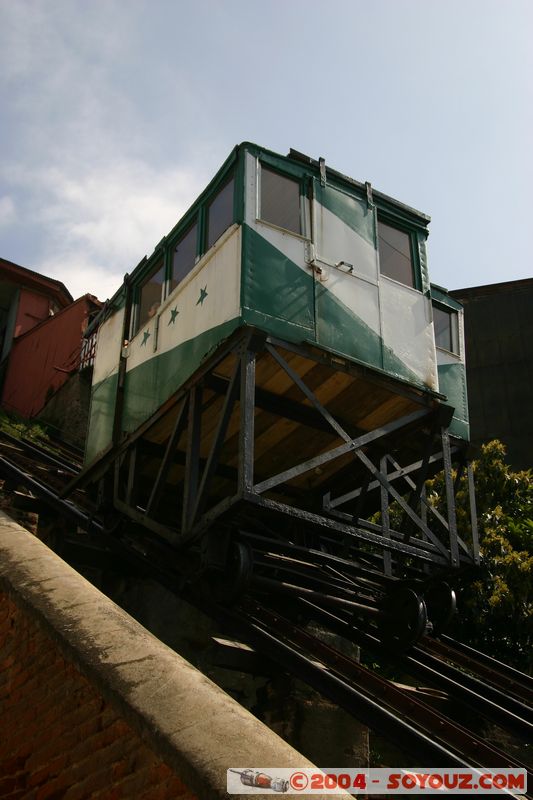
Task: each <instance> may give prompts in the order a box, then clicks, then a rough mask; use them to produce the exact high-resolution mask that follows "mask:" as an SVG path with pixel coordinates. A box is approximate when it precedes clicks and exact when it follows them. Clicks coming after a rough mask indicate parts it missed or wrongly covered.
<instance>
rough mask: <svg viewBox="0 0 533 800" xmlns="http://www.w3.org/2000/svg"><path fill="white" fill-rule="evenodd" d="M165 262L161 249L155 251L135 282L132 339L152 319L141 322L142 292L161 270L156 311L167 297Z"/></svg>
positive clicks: (164, 255) (148, 318)
mask: <svg viewBox="0 0 533 800" xmlns="http://www.w3.org/2000/svg"><path fill="white" fill-rule="evenodd" d="M166 262H167V256H166V253H165V252H164V251H162V250H161V249H159V250H157V251H156V253H154V256H153V257H152V258H151V259H150V261H149V263H148V264H147V265H146V269H145V270H143V272H142V276H140V277H139V281H138V283H137V282H136V285H135V288H134V309H135V311H134V314H133V315H132V317H133V326H132V338H133V337H134V336H136V335H137V333H138V332H139V331H140V329H141V328H143V327H144V326H145V325H146V324H147V322H148V321H149V320H150V319H152V317H147V319H145V320H141V296H142V290H143V288H144V287H145V286H146V285H147V283H148V282H149V281H150V279H151V278H153V276H154V275H156V274H157V273H158V272H160V271H161V270H163V280H162V281H161V295H160V301H159V305H158V309H159V308H160V307H161V305H162V304H163V303H164V301H165V298H166V296H167V274H168V268H167V263H166ZM157 313H158V312H157V311H156V312H155V314H154V315H153V316H154V317H155V316H157Z"/></svg>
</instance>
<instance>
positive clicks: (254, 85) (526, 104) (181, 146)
mask: <svg viewBox="0 0 533 800" xmlns="http://www.w3.org/2000/svg"><path fill="white" fill-rule="evenodd" d="M532 38H533V0H460V1H459V0H365V2H363V0H327V1H326V0H284V1H283V0H261V1H260V0H173V1H171V0H0V256H2V257H4V258H7V259H9V260H11V261H14V262H15V263H17V264H20V265H22V266H25V267H28V268H30V269H34V270H37V271H39V272H42V273H44V274H46V275H49V276H50V277H54V278H57V279H58V280H61V281H63V282H64V283H65V285H66V286H67V288H68V289H69V290H70V292H71V293H72V294H73V295H74V297H78V296H80V295H82V294H85V293H86V292H90V293H92V294H95V295H97V296H98V297H99V298H100V299H102V300H104V299H105V298H106V297H110V296H111V295H112V294H113V293H114V291H115V290H116V289H117V288H118V286H119V285H120V283H121V282H122V279H123V276H124V274H125V273H126V272H131V271H132V269H133V268H134V267H135V266H136V264H137V263H138V262H139V261H140V260H141V259H142V257H143V256H144V255H145V254H148V255H149V254H150V253H151V252H152V251H153V249H154V247H155V245H156V244H157V243H158V242H159V241H160V239H161V238H162V236H164V235H165V234H166V233H168V232H169V231H170V229H171V228H172V227H173V226H174V224H175V223H176V222H177V221H178V220H179V218H180V217H181V216H182V215H183V213H184V212H185V211H186V209H187V208H188V207H189V205H191V203H192V202H193V201H194V199H195V198H196V196H197V195H198V194H199V193H200V191H201V190H202V189H203V187H204V186H205V185H206V184H207V183H208V181H209V180H210V178H211V177H212V176H213V175H214V173H215V172H216V170H217V169H218V167H219V166H221V164H222V163H223V161H224V159H225V158H226V157H227V155H229V153H230V151H231V150H232V148H233V147H234V146H235V144H237V143H239V142H242V141H253V142H256V143H258V144H260V145H262V146H264V147H266V148H269V149H271V150H274V151H275V152H279V153H283V154H286V153H288V151H289V149H290V148H291V147H293V148H295V149H296V150H299V151H301V152H304V153H306V154H307V155H310V156H312V157H314V158H318V157H324V158H325V159H326V163H327V164H328V165H329V166H331V167H333V168H334V169H337V170H339V171H340V172H343V173H345V174H347V175H349V176H351V177H352V178H355V179H356V180H359V181H366V180H368V181H370V182H371V183H372V185H373V186H374V187H375V188H376V189H377V190H380V191H382V192H384V193H386V194H388V195H391V196H393V197H395V198H397V199H398V200H401V201H402V202H404V203H407V204H408V205H410V206H413V207H414V208H417V209H419V210H420V211H423V212H424V213H426V214H429V215H430V216H431V218H432V222H431V225H430V237H429V242H428V252H429V270H430V277H431V280H432V281H433V282H435V283H437V284H440V285H441V286H444V287H446V288H449V289H456V288H464V287H467V286H477V285H483V284H489V283H496V282H500V281H508V280H515V279H520V278H529V277H532V276H533V265H532V263H531V256H527V255H524V254H525V253H526V254H527V253H528V252H531V241H530V240H531V234H532V232H533V226H532V220H533V200H532V196H533V193H532V191H531V188H530V187H531V186H532V185H533V136H532V134H533V124H532V123H533V47H531V40H532Z"/></svg>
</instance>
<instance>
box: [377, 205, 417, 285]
mask: <svg viewBox="0 0 533 800" xmlns="http://www.w3.org/2000/svg"><path fill="white" fill-rule="evenodd" d="M378 239H379V268H380V272H381V274H382V275H387V277H388V278H394V280H395V281H399V282H400V283H405V285H406V286H413V287H414V285H415V282H414V270H413V258H412V254H411V239H410V236H409V234H408V233H405V231H400V230H398V228H392V227H391V226H390V225H386V224H385V223H384V222H381V221H380V220H378Z"/></svg>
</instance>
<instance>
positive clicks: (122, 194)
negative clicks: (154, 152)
mask: <svg viewBox="0 0 533 800" xmlns="http://www.w3.org/2000/svg"><path fill="white" fill-rule="evenodd" d="M11 180H12V181H14V182H16V184H17V185H18V187H23V188H25V189H26V190H28V191H30V190H31V192H32V193H33V198H32V205H33V210H32V212H31V213H32V216H33V217H34V220H35V221H36V222H38V223H39V224H40V226H41V228H42V230H44V232H45V237H44V241H43V245H42V252H41V256H40V258H38V260H37V264H36V265H35V266H36V268H37V269H38V270H40V271H42V272H43V273H45V274H47V275H49V276H50V277H55V278H57V279H59V280H61V281H63V283H65V285H66V286H67V288H68V289H69V290H70V292H71V293H72V294H73V295H75V296H79V295H81V294H85V293H86V292H90V293H91V294H95V295H97V296H98V297H100V298H101V299H105V297H107V296H110V295H111V294H113V292H114V291H115V289H117V288H118V286H119V285H120V283H121V282H122V278H123V275H124V273H125V272H131V271H132V269H133V268H134V267H135V266H136V265H137V264H138V262H139V261H140V260H141V259H142V257H143V256H144V255H145V254H147V255H150V254H151V252H152V251H153V249H154V247H155V245H156V244H157V243H158V242H159V241H160V239H161V238H162V237H163V236H164V235H165V234H167V233H168V232H169V231H170V230H171V228H173V227H174V225H175V224H176V222H177V221H178V220H179V219H180V217H181V216H182V215H183V213H184V212H185V211H186V209H187V207H188V206H189V205H190V204H191V202H192V201H193V200H194V199H195V197H196V195H197V194H198V193H199V192H200V190H201V188H202V187H203V185H204V184H205V182H206V180H205V176H204V175H202V174H200V173H198V172H195V171H194V170H192V169H184V168H177V167H174V168H172V169H169V170H164V171H159V170H157V169H154V168H151V167H150V166H148V165H147V164H145V163H143V162H142V161H136V160H134V159H126V158H124V159H122V160H121V161H118V162H117V161H115V162H113V163H111V164H109V163H108V164H105V165H100V166H99V167H97V168H91V167H82V168H79V167H78V169H74V168H72V165H70V168H68V167H67V168H64V169H63V168H60V167H53V168H46V169H42V170H37V171H33V170H32V171H29V172H26V171H23V170H20V169H19V170H12V171H11Z"/></svg>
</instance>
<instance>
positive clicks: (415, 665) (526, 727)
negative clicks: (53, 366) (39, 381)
mask: <svg viewBox="0 0 533 800" xmlns="http://www.w3.org/2000/svg"><path fill="white" fill-rule="evenodd" d="M39 450H40V448H39V447H37V446H36V445H35V444H34V443H32V444H31V445H30V446H28V445H27V443H25V442H23V441H19V440H15V442H13V441H10V440H8V439H6V438H5V437H4V436H2V435H0V453H1V455H0V473H1V474H3V475H4V477H7V478H8V479H9V480H10V481H11V482H14V483H16V482H19V483H21V484H24V485H25V486H26V487H27V488H28V489H29V490H30V491H31V492H32V494H33V495H35V496H36V497H39V498H40V499H41V500H42V501H44V502H45V503H47V504H48V505H50V506H51V507H52V508H54V509H55V510H56V511H57V512H58V513H60V514H62V515H64V516H66V517H68V518H69V519H71V520H72V521H73V522H75V523H76V524H78V525H82V526H83V527H84V528H85V529H86V530H87V531H90V532H91V533H92V534H93V535H94V536H95V537H96V538H97V540H99V542H100V546H101V547H104V548H108V549H110V550H112V551H113V552H116V553H118V554H119V555H120V557H121V558H122V559H124V560H127V561H130V562H131V563H136V564H138V565H139V564H142V567H143V570H144V571H145V572H149V573H150V574H151V575H152V576H153V577H154V578H155V579H157V580H159V581H160V582H161V583H163V584H164V585H166V586H167V587H168V588H169V589H171V591H173V592H175V593H177V587H178V585H179V582H178V581H177V580H176V572H175V570H174V569H173V568H172V567H171V566H169V565H171V564H172V563H173V561H176V555H177V554H176V551H175V550H172V548H170V547H168V546H167V545H165V544H164V543H160V542H154V537H153V536H152V535H147V536H146V537H145V538H144V540H143V541H140V542H137V543H135V545H133V544H132V542H131V541H128V540H127V539H122V540H121V539H118V538H114V537H110V536H109V535H104V529H103V527H102V523H101V520H98V519H97V518H96V517H95V516H94V514H93V513H92V511H91V510H90V509H87V508H85V509H84V508H82V507H80V506H78V505H77V504H76V503H75V502H72V501H68V500H65V499H63V498H60V497H59V494H60V492H61V489H62V488H63V486H64V485H65V484H66V483H67V482H68V481H70V480H71V477H72V475H71V469H70V467H71V468H72V469H75V468H76V467H75V465H72V464H68V462H66V460H65V459H64V458H63V457H60V458H59V459H55V461H56V462H58V463H52V462H51V461H50V454H48V453H46V451H43V458H42V464H41V466H40V467H39V465H38V464H37V462H38V460H39V458H40V456H39V452H38V451H39ZM8 456H9V457H8ZM17 457H18V459H19V464H18V465H17V463H15V462H16V459H17ZM51 458H52V459H54V456H52V457H51ZM47 459H48V460H47ZM20 462H23V466H22V464H21V463H20ZM43 465H44V467H45V469H44V470H43V468H42V467H43ZM65 467H67V469H65ZM32 470H33V471H34V472H35V471H37V472H38V473H39V479H37V478H36V477H35V476H34V475H32V474H31V472H32ZM43 472H44V474H43ZM44 477H46V478H47V479H48V480H51V481H52V483H53V486H50V485H47V483H45V482H44V480H43V479H44ZM61 484H62V485H61ZM141 538H142V537H141ZM299 550H300V548H298V551H299ZM322 555H323V556H324V559H323V561H324V563H323V564H322V566H323V567H324V566H325V568H329V569H331V568H332V563H331V561H330V560H329V559H328V558H327V555H326V554H322ZM334 563H335V567H334V568H335V570H338V571H339V575H338V576H337V577H336V578H335V576H333V575H332V578H333V584H334V585H336V586H337V589H338V591H339V592H341V593H342V589H343V587H344V585H345V583H344V578H343V576H342V572H341V570H342V567H343V563H342V559H340V558H336V559H335V561H334ZM339 576H340V577H339ZM350 580H351V579H350V578H348V580H347V584H349V583H350ZM367 581H368V582H369V584H371V585H372V584H373V581H374V576H373V575H372V570H369V575H368V578H367ZM362 588H363V589H364V579H363V587H362ZM185 599H188V600H189V601H192V602H193V604H195V605H196V606H197V607H199V608H200V609H201V610H202V611H204V612H206V613H208V614H209V615H210V616H212V617H213V618H214V619H216V620H218V622H219V623H220V624H221V625H223V626H224V627H225V628H226V629H228V630H230V631H232V632H233V634H234V635H236V636H238V637H240V638H243V639H245V640H246V641H248V642H249V643H250V644H252V646H254V647H255V648H256V649H257V650H258V651H260V652H262V653H265V654H266V655H267V656H268V657H269V659H270V660H273V661H275V662H276V663H277V664H278V665H279V666H280V667H281V668H282V669H283V670H286V671H287V672H289V673H292V674H294V675H295V676H296V677H298V678H301V679H302V680H304V681H306V682H308V683H309V684H310V685H311V686H313V687H314V688H315V689H317V690H318V691H320V692H321V693H323V694H324V695H326V696H328V697H329V698H330V699H332V700H333V701H334V702H337V703H338V704H339V705H340V706H342V707H343V708H345V709H346V710H347V711H349V712H350V713H351V714H353V715H354V716H355V717H357V718H358V719H359V720H361V721H362V722H363V723H365V724H367V725H368V726H369V727H371V728H372V729H374V730H377V731H378V732H380V733H381V734H383V735H384V736H386V737H387V738H388V739H390V740H391V741H393V742H395V743H396V744H398V742H401V744H402V745H403V748H405V749H407V750H408V751H409V752H410V753H411V754H412V755H414V756H415V757H416V758H418V759H421V760H423V761H424V762H425V763H426V764H427V765H431V764H439V765H440V766H441V765H445V766H459V767H474V766H479V767H486V768H491V767H503V766H508V767H516V768H527V767H525V766H524V765H523V764H521V763H520V762H519V761H518V760H516V759H515V758H513V757H510V756H509V755H508V754H506V753H504V752H503V751H501V750H499V749H498V748H496V747H494V746H492V745H490V744H488V743H487V742H486V741H484V740H483V739H481V738H479V737H477V736H476V735H475V734H474V733H473V732H472V731H470V730H467V729H466V728H464V727H462V726H461V725H458V724H457V723H456V722H454V721H453V720H451V719H450V718H448V717H446V716H444V715H443V714H441V713H440V712H438V711H436V710H435V709H433V708H431V707H430V706H428V705H427V704H426V703H424V702H423V701H421V700H419V699H418V698H415V697H413V695H412V693H410V692H407V691H405V690H402V689H400V688H399V687H397V686H396V685H394V684H393V683H392V682H390V681H386V680H384V679H383V678H380V677H379V676H377V675H376V674H375V673H373V672H372V671H370V670H368V669H365V668H364V667H362V666H361V665H360V664H358V663H357V662H356V661H354V660H353V659H350V658H348V657H347V656H345V655H343V654H342V653H340V652H339V651H338V650H336V649H334V648H332V647H330V646H329V645H326V644H324V643H323V642H322V641H320V640H319V639H318V638H317V637H316V636H313V635H311V634H310V633H309V631H306V630H304V629H303V628H301V627H298V626H296V625H294V623H292V622H290V621H289V620H288V619H286V618H285V617H284V616H283V615H280V614H279V613H277V612H276V611H273V610H272V609H271V608H266V607H265V606H264V605H261V604H260V603H259V602H258V601H257V599H251V598H249V599H247V600H245V601H243V603H242V605H241V606H240V607H238V608H233V609H230V608H225V607H223V606H220V605H219V604H216V603H213V602H211V601H206V600H205V598H202V597H197V596H196V597H195V596H194V592H193V593H192V595H191V594H190V593H189V595H188V596H186V597H185ZM314 600H317V602H314ZM294 607H295V608H296V607H299V608H300V609H303V610H304V611H307V613H308V614H309V615H310V616H312V617H315V618H316V619H317V621H318V622H320V623H321V624H322V625H324V626H325V627H326V628H327V629H329V630H331V631H333V632H335V633H337V634H340V635H341V636H344V637H346V638H349V639H351V640H352V641H356V642H358V643H360V644H362V645H363V647H368V648H369V649H370V650H374V651H376V652H379V653H380V654H381V655H383V654H384V653H386V651H384V649H383V646H382V645H381V644H380V643H379V641H378V640H377V639H375V637H373V636H372V635H371V634H369V633H367V632H364V631H361V630H358V629H356V628H354V626H353V618H352V621H350V619H349V617H350V614H351V610H350V611H349V612H348V611H347V612H346V613H345V614H344V615H343V614H341V615H339V614H338V613H337V612H336V613H333V612H332V611H331V609H328V608H325V607H323V606H321V605H320V598H318V599H317V598H316V597H314V598H312V599H309V597H308V599H305V597H302V596H300V597H298V596H295V597H294ZM386 654H387V656H388V657H390V658H394V660H396V662H397V663H398V664H400V665H402V667H404V668H405V670H406V671H407V672H410V673H414V674H416V675H419V676H420V675H422V676H423V677H424V678H425V679H426V680H427V681H428V682H430V683H432V684H434V685H436V686H438V687H439V688H444V689H445V691H446V692H448V693H449V694H450V695H451V696H454V697H458V698H459V699H461V700H462V701H464V702H467V703H470V705H471V706H472V707H474V708H475V709H476V711H477V712H481V713H482V714H484V715H485V716H487V717H489V718H490V719H494V720H495V721H497V722H498V724H500V725H502V726H503V727H505V728H507V729H508V730H512V731H516V732H520V733H521V734H522V735H527V734H528V733H529V734H531V731H532V730H533V727H532V725H531V708H530V707H528V705H527V703H525V702H524V700H525V699H526V698H525V694H524V690H530V689H531V685H532V684H533V681H531V679H530V678H529V677H528V676H525V675H523V674H522V673H519V672H518V671H516V670H512V669H511V668H505V665H502V664H501V663H500V662H495V660H494V659H490V658H489V657H488V656H484V655H483V654H481V653H478V652H477V651H475V650H473V649H472V648H468V647H467V646H465V645H461V644H460V643H457V642H453V640H450V639H448V638H447V637H446V638H445V639H444V641H436V640H428V639H427V638H425V639H424V640H423V641H422V643H421V644H420V645H419V646H418V647H416V648H414V649H413V651H412V652H411V653H409V654H407V655H402V656H397V655H396V656H393V655H392V654H391V653H386ZM450 662H451V663H450ZM460 667H461V668H462V669H460ZM464 668H468V670H469V672H470V673H471V674H467V673H465V672H464V671H463V670H464ZM472 682H474V683H472ZM498 687H499V688H498ZM487 695H490V697H488V696H487ZM528 697H529V695H528ZM530 780H531V781H533V776H530ZM528 796H531V797H533V795H528Z"/></svg>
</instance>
